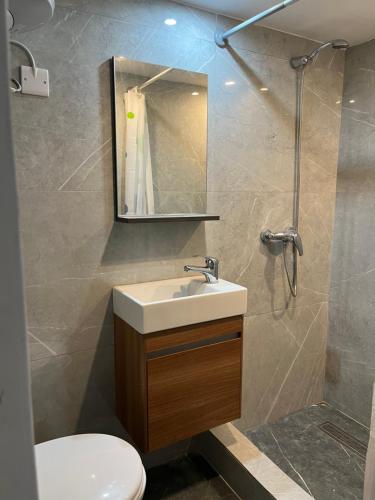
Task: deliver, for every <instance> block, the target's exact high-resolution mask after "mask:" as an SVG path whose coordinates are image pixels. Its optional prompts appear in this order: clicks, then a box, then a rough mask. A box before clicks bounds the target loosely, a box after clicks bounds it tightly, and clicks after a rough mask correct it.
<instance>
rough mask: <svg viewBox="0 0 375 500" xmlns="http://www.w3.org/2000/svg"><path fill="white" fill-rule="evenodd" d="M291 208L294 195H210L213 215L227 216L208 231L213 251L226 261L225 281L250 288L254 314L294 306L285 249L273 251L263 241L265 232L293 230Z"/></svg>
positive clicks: (249, 297)
mask: <svg viewBox="0 0 375 500" xmlns="http://www.w3.org/2000/svg"><path fill="white" fill-rule="evenodd" d="M291 206H292V195H291V193H278V194H276V193H247V192H233V193H228V192H222V193H209V195H208V211H209V212H212V213H218V214H219V215H220V216H221V220H220V222H218V223H217V224H215V225H214V226H213V225H209V226H207V228H206V237H207V249H208V252H209V253H210V254H212V255H215V256H216V257H217V258H218V259H219V260H220V261H221V275H222V277H223V278H224V279H229V280H232V281H235V282H237V283H240V284H243V285H244V286H247V287H248V289H249V294H248V313H249V314H260V313H264V312H269V311H272V310H276V309H282V308H285V307H286V306H287V305H288V304H289V301H290V294H289V292H288V290H287V284H286V282H285V275H284V271H283V267H282V256H281V253H280V248H276V249H272V251H269V249H268V248H267V247H265V246H264V245H263V244H262V242H261V241H260V233H261V231H263V230H265V229H267V228H271V229H275V228H285V227H288V225H289V224H290V222H289V221H290V217H291ZM244 221H246V225H245V224H244Z"/></svg>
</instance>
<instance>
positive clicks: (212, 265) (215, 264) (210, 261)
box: [204, 256, 219, 279]
mask: <svg viewBox="0 0 375 500" xmlns="http://www.w3.org/2000/svg"><path fill="white" fill-rule="evenodd" d="M204 260H205V262H206V266H207V267H208V268H209V269H210V270H211V271H212V275H213V276H214V277H215V278H216V279H219V260H218V259H215V257H209V256H207V257H205V258H204Z"/></svg>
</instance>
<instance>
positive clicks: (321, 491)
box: [246, 405, 368, 500]
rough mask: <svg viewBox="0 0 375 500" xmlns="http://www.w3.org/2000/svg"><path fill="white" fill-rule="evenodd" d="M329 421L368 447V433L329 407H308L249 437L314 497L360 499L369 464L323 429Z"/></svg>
mask: <svg viewBox="0 0 375 500" xmlns="http://www.w3.org/2000/svg"><path fill="white" fill-rule="evenodd" d="M327 421H330V422H332V423H333V424H335V425H336V426H338V427H340V428H341V429H343V430H344V431H346V432H348V433H349V434H351V435H353V436H354V437H357V439H359V440H361V441H362V442H363V443H364V444H365V445H366V444H367V441H368V430H366V429H364V428H363V427H361V426H360V425H358V424H357V423H356V422H354V421H353V420H350V419H348V418H347V417H345V416H344V415H342V414H341V413H339V412H337V411H336V410H335V409H333V408H331V407H329V406H327V405H316V406H312V407H310V408H306V409H304V410H302V411H300V412H297V413H294V414H292V415H289V416H288V417H286V418H284V419H281V420H279V421H277V422H275V423H274V424H266V425H263V426H260V427H259V428H258V429H256V430H254V431H252V432H251V431H250V432H247V433H246V435H247V436H248V438H249V439H250V440H251V441H252V442H253V443H254V444H255V445H257V446H258V447H259V448H260V449H261V450H262V451H263V453H265V454H266V455H267V456H268V457H269V458H271V459H272V460H273V461H274V462H275V463H276V464H277V465H278V466H279V467H280V468H281V469H282V470H283V471H284V472H286V473H287V474H288V475H289V476H290V477H291V478H292V479H293V480H294V481H296V482H297V483H298V484H299V485H300V486H301V487H302V488H304V489H305V490H306V491H307V492H308V493H310V495H311V496H312V497H314V498H316V499H319V500H341V499H344V498H345V499H347V500H358V499H359V498H362V493H363V478H364V462H365V461H364V459H363V458H362V457H360V456H358V455H357V454H356V453H354V452H353V451H352V450H351V449H350V448H348V447H345V446H344V445H342V444H341V443H339V442H337V441H336V440H335V439H332V438H331V437H330V436H328V435H327V434H325V433H324V432H323V431H322V430H321V429H319V427H318V426H319V425H320V424H322V423H324V422H327Z"/></svg>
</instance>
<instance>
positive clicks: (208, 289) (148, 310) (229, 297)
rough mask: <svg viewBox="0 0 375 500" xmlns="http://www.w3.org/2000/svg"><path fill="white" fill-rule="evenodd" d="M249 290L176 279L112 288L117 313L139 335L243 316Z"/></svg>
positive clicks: (240, 287) (234, 285)
mask: <svg viewBox="0 0 375 500" xmlns="http://www.w3.org/2000/svg"><path fill="white" fill-rule="evenodd" d="M246 309H247V289H246V288H244V287H242V286H240V285H236V284H234V283H230V282H229V281H224V280H221V279H219V280H218V281H217V282H216V283H207V282H206V281H205V279H204V278H203V277H188V278H177V279H171V280H163V281H152V282H149V283H138V284H135V285H123V286H116V287H114V289H113V310H114V313H115V314H116V315H117V316H119V317H120V318H121V319H123V320H124V321H126V323H128V324H129V325H131V326H132V327H133V328H135V329H136V330H137V331H138V332H139V333H151V332H157V331H162V330H167V329H169V328H176V327H179V326H185V325H192V324H196V323H202V322H204V321H212V320H215V319H220V318H227V317H230V316H237V315H240V314H244V313H245V312H246Z"/></svg>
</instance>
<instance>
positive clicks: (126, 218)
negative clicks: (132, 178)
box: [111, 56, 220, 224]
mask: <svg viewBox="0 0 375 500" xmlns="http://www.w3.org/2000/svg"><path fill="white" fill-rule="evenodd" d="M117 57H121V56H113V57H112V59H111V104H112V144H113V155H112V156H113V190H114V193H113V200H114V211H115V214H114V215H115V220H116V221H117V222H125V223H128V224H134V223H140V222H186V221H210V220H220V216H219V215H214V214H195V213H191V214H189V213H187V214H183V213H178V214H153V215H146V214H145V215H124V214H119V213H118V194H117V189H118V183H117V166H118V165H117V138H116V58H117ZM149 64H152V63H149ZM176 69H181V68H176ZM183 71H186V70H183ZM206 192H207V190H206Z"/></svg>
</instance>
